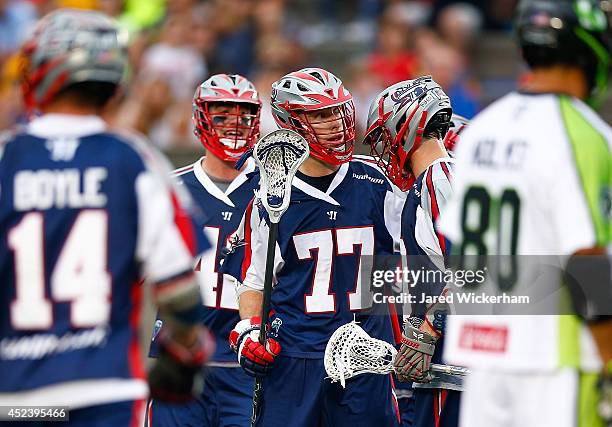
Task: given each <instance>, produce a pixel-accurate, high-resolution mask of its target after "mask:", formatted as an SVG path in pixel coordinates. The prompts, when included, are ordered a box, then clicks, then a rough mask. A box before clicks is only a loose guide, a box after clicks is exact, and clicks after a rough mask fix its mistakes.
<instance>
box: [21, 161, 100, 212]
mask: <svg viewBox="0 0 612 427" xmlns="http://www.w3.org/2000/svg"><path fill="white" fill-rule="evenodd" d="M107 176H108V171H107V169H106V168H103V167H92V168H87V169H85V170H83V171H81V170H79V169H62V170H49V169H41V170H37V171H32V170H23V171H20V172H18V173H17V174H16V175H15V181H14V199H13V203H14V205H15V209H16V210H17V211H26V210H30V209H40V210H44V209H50V208H52V207H55V208H57V209H63V208H85V207H87V208H99V207H102V206H105V205H106V195H105V194H103V193H101V192H100V187H101V185H102V182H103V181H104V180H105V179H106V178H107Z"/></svg>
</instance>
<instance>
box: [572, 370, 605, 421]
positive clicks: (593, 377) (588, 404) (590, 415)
mask: <svg viewBox="0 0 612 427" xmlns="http://www.w3.org/2000/svg"><path fill="white" fill-rule="evenodd" d="M579 375H580V377H579V380H578V381H579V383H578V423H577V425H578V427H604V423H603V420H602V419H601V417H599V415H597V404H598V403H599V392H598V390H597V379H598V374H596V373H584V372H581V373H580V374H579Z"/></svg>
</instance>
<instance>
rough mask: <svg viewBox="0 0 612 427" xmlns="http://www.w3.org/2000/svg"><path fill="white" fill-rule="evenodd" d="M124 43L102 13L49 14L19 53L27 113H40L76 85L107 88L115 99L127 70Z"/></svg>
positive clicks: (122, 35)
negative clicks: (62, 91) (39, 110)
mask: <svg viewBox="0 0 612 427" xmlns="http://www.w3.org/2000/svg"><path fill="white" fill-rule="evenodd" d="M126 41H127V38H126V35H125V34H124V33H121V32H120V31H119V29H118V28H117V26H116V24H115V21H114V20H113V19H112V18H110V17H108V16H106V15H105V14H103V13H100V12H95V11H89V10H77V9H59V10H57V11H54V12H51V13H49V14H48V15H47V16H45V17H44V18H42V19H41V20H40V21H38V23H37V24H36V26H35V27H34V30H33V32H32V35H31V36H30V37H29V38H28V39H27V40H26V41H25V42H24V44H23V46H22V49H21V56H22V58H23V60H24V63H23V67H22V90H23V95H24V99H25V103H26V106H27V108H28V109H30V110H31V109H33V108H35V107H38V108H40V107H43V106H44V105H46V104H48V103H49V102H50V101H52V100H53V98H54V97H55V95H57V93H58V92H59V91H61V90H63V89H65V88H67V87H69V86H71V85H74V84H77V83H85V82H97V83H109V84H110V85H109V86H108V87H109V88H112V89H111V90H112V93H114V91H115V89H116V87H117V86H118V85H119V84H120V83H121V81H122V79H123V76H124V71H125V69H126V67H127V52H126ZM111 95H112V94H109V97H110V96H111Z"/></svg>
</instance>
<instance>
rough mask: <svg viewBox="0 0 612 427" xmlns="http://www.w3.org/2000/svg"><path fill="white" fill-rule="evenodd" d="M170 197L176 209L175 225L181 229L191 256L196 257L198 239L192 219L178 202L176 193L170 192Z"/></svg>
mask: <svg viewBox="0 0 612 427" xmlns="http://www.w3.org/2000/svg"><path fill="white" fill-rule="evenodd" d="M170 197H171V199H172V207H173V208H174V223H175V224H176V226H177V228H178V229H179V231H180V233H181V236H182V237H183V241H184V242H185V245H186V246H187V248H188V249H189V252H190V253H191V255H195V251H196V243H195V242H196V239H195V235H194V232H193V226H192V223H191V218H190V217H189V215H187V213H186V212H185V210H184V209H183V207H182V206H181V204H180V203H179V201H178V197H177V196H176V194H175V193H174V191H170Z"/></svg>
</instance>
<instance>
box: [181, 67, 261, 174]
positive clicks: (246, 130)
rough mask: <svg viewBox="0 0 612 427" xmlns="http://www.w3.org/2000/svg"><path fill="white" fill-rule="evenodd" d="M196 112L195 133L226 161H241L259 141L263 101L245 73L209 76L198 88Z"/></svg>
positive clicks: (209, 148)
mask: <svg viewBox="0 0 612 427" xmlns="http://www.w3.org/2000/svg"><path fill="white" fill-rule="evenodd" d="M211 107H214V108H211ZM218 107H220V108H218ZM241 107H242V108H243V111H242V112H241V111H240V109H241ZM244 107H247V109H248V111H247V112H245V111H244ZM213 109H215V110H217V109H218V110H219V111H212V110H213ZM192 111H193V124H194V129H193V132H194V133H195V135H196V136H197V137H198V139H199V140H200V142H201V143H202V145H203V146H204V148H206V149H207V150H208V151H210V152H211V153H213V154H214V155H216V156H217V157H219V158H220V159H222V160H224V161H228V162H229V161H236V160H238V159H239V158H240V156H241V155H242V154H243V153H244V152H245V151H246V150H247V149H248V148H250V147H252V146H253V145H255V143H256V142H257V138H258V137H259V116H260V113H261V101H260V99H259V94H258V93H257V89H255V86H254V85H253V83H251V82H250V81H249V80H247V79H246V78H244V77H242V76H239V75H237V74H215V75H214V76H211V77H210V78H208V79H207V80H206V81H204V82H203V83H202V84H201V85H200V86H199V87H198V88H197V89H196V92H195V94H194V96H193V104H192Z"/></svg>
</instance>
